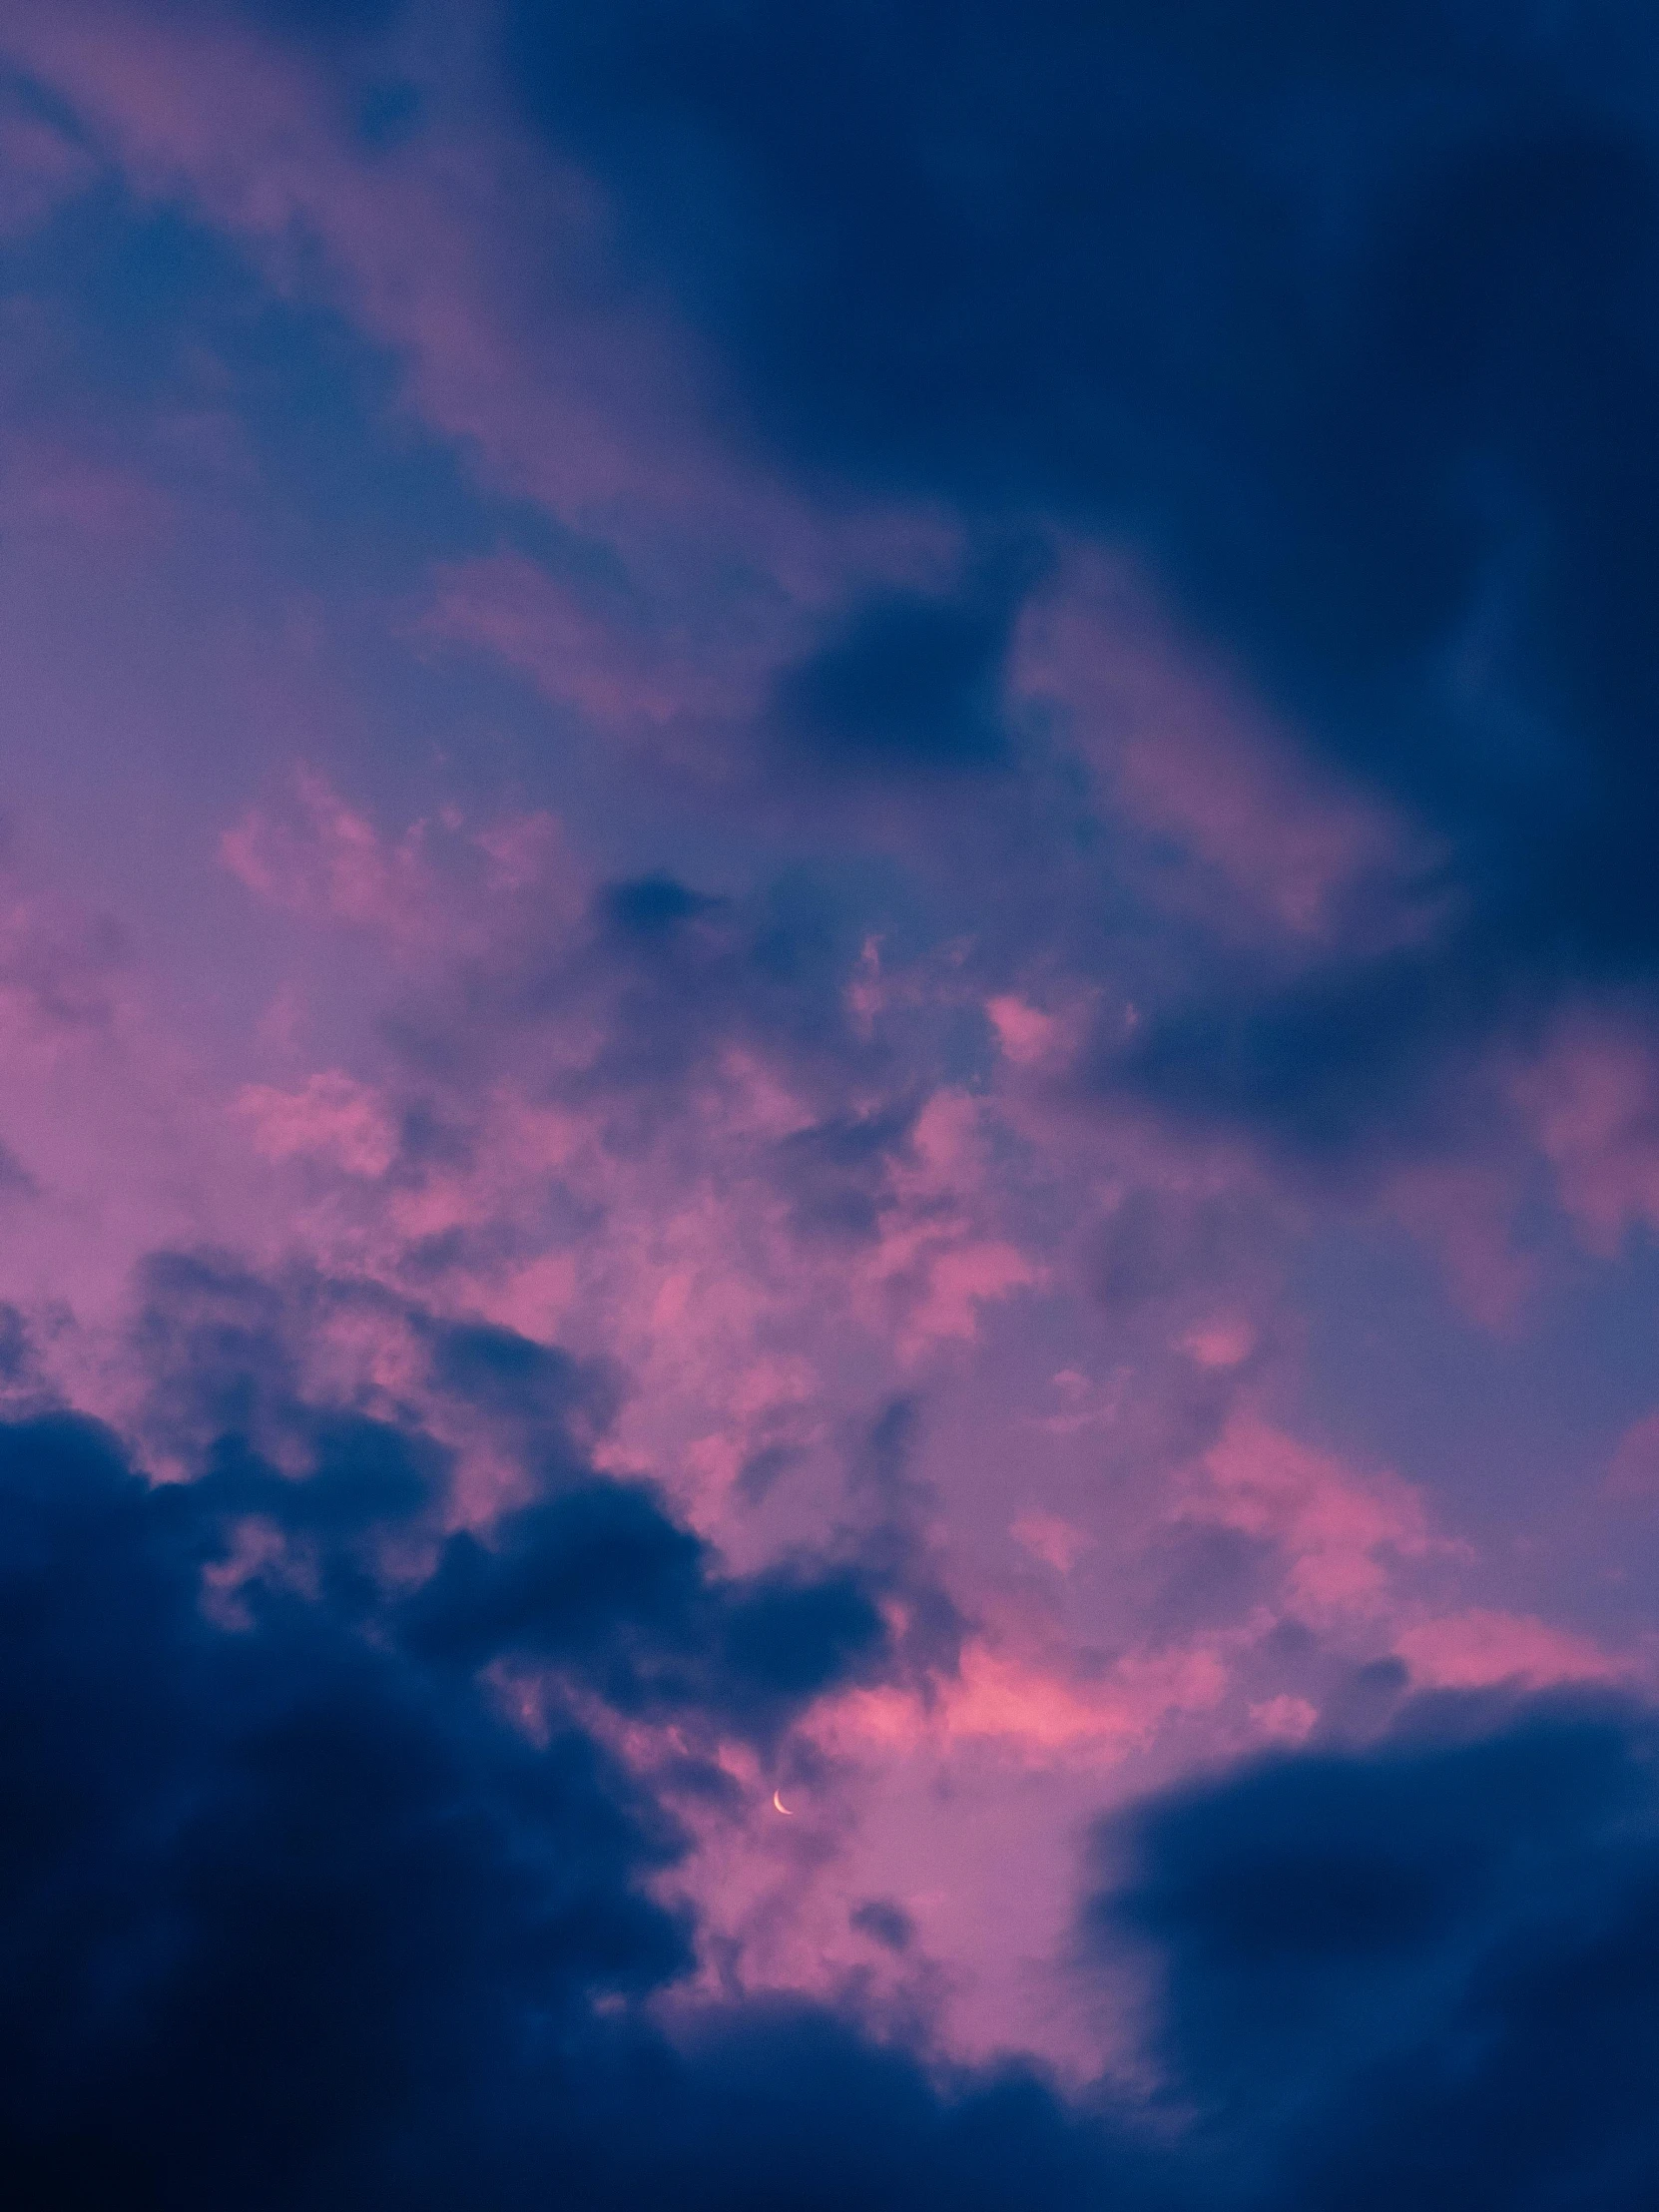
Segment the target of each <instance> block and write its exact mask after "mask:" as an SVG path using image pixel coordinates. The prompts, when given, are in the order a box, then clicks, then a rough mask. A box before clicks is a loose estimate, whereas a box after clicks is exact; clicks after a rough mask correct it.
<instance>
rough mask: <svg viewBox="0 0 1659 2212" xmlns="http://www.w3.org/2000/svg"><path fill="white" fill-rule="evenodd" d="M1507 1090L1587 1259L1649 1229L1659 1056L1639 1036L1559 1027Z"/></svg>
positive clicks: (1596, 1022) (1655, 1192)
mask: <svg viewBox="0 0 1659 2212" xmlns="http://www.w3.org/2000/svg"><path fill="white" fill-rule="evenodd" d="M1514 1088H1515V1095H1516V1097H1517V1099H1518V1101H1519V1104H1520V1107H1521V1111H1522V1113H1523V1115H1524V1116H1525V1117H1526V1119H1527V1121H1528V1123H1529V1125H1530V1127H1531V1129H1532V1132H1533V1135H1534V1139H1535V1141H1536V1143H1537V1146H1538V1149H1539V1150H1540V1151H1541V1152H1542V1154H1543V1156H1544V1158H1545V1159H1546V1160H1547V1161H1548V1162H1549V1163H1550V1166H1551V1167H1552V1168H1553V1169H1554V1171H1555V1179H1556V1188H1557V1190H1558V1192H1559V1195H1560V1201H1561V1204H1562V1206H1563V1207H1564V1208H1565V1210H1566V1212H1567V1213H1568V1214H1569V1215H1570V1217H1571V1218H1572V1220H1573V1222H1574V1224H1575V1225H1576V1227H1577V1229H1578V1231H1579V1233H1580V1235H1581V1236H1582V1237H1583V1239H1584V1241H1585V1243H1586V1244H1588V1245H1589V1247H1590V1248H1591V1250H1592V1251H1595V1252H1598V1253H1601V1254H1603V1255H1605V1256H1608V1257H1610V1256H1611V1255H1612V1254H1613V1253H1614V1252H1616V1251H1617V1249H1618V1246H1619V1243H1620V1240H1621V1239H1622V1237H1623V1236H1624V1234H1625V1231H1626V1230H1627V1229H1629V1228H1631V1227H1632V1226H1634V1225H1635V1224H1637V1223H1646V1224H1648V1225H1649V1226H1653V1225H1659V1048H1656V1047H1655V1045H1654V1043H1653V1040H1652V1039H1651V1038H1650V1037H1649V1036H1648V1035H1647V1034H1646V1033H1645V1032H1643V1031H1639V1030H1636V1029H1634V1028H1628V1027H1623V1026H1620V1025H1619V1024H1618V1023H1617V1022H1616V1021H1613V1020H1611V1019H1607V1018H1603V1019H1596V1018H1593V1017H1591V1016H1587V1015H1585V1016H1579V1017H1576V1018H1572V1019H1569V1020H1568V1021H1567V1022H1565V1023H1564V1024H1563V1025H1562V1027H1561V1028H1560V1030H1559V1031H1558V1032H1557V1034H1556V1036H1555V1038H1554V1039H1553V1040H1552V1042H1551V1043H1550V1045H1549V1046H1548V1048H1547V1049H1546V1050H1545V1051H1544V1053H1543V1054H1542V1055H1541V1056H1540V1058H1539V1059H1538V1060H1537V1061H1536V1062H1534V1064H1533V1065H1532V1066H1531V1067H1529V1068H1527V1069H1526V1070H1525V1071H1524V1072H1523V1073H1522V1074H1521V1075H1519V1076H1518V1077H1517V1078H1516V1080H1515V1086H1514Z"/></svg>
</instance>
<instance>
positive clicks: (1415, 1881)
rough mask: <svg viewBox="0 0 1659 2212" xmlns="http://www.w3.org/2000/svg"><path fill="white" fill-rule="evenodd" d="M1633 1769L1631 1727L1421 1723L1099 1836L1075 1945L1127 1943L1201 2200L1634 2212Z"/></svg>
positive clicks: (1639, 1790) (1652, 2155) (1645, 2144)
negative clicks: (1208, 2165) (1197, 2134)
mask: <svg viewBox="0 0 1659 2212" xmlns="http://www.w3.org/2000/svg"><path fill="white" fill-rule="evenodd" d="M1652 1751H1653V1745H1652V1723H1651V1716H1650V1715H1648V1714H1647V1713H1646V1712H1644V1711H1642V1710H1639V1709H1633V1708H1629V1707H1621V1706H1619V1705H1616V1704H1604V1705H1596V1704H1590V1703H1583V1702H1579V1703H1574V1702H1572V1701H1571V1700H1570V1699H1566V1698H1557V1699H1556V1700H1554V1701H1553V1702H1541V1703H1536V1704H1533V1705H1531V1706H1522V1707H1519V1708H1515V1709H1511V1710H1510V1711H1508V1712H1505V1711H1503V1710H1502V1709H1501V1708H1499V1709H1497V1710H1496V1711H1494V1710H1493V1709H1492V1708H1491V1707H1490V1706H1489V1705H1486V1706H1482V1705H1480V1704H1477V1703H1470V1702H1467V1701H1465V1702H1463V1703H1461V1704H1459V1703H1457V1702H1455V1701H1448V1700H1442V1701H1439V1702H1435V1701H1432V1700H1431V1701H1426V1702H1424V1703H1422V1704H1420V1705H1418V1706H1415V1707H1411V1708H1407V1710H1406V1712H1405V1714H1404V1715H1403V1716H1402V1717H1401V1719H1400V1721H1399V1722H1398V1723H1397V1724H1396V1726H1395V1728H1394V1730H1393V1731H1392V1732H1391V1733H1390V1734H1389V1735H1388V1736H1387V1737H1385V1738H1384V1739H1383V1740H1382V1741H1381V1742H1379V1743H1376V1744H1374V1745H1372V1746H1370V1747H1368V1748H1364V1749H1361V1748H1354V1749H1347V1750H1343V1749H1336V1748H1328V1749H1324V1750H1317V1751H1315V1750H1310V1751H1307V1752H1303V1753H1299V1754H1278V1755H1275V1756H1274V1757H1272V1758H1269V1759H1266V1760H1264V1761H1262V1762H1260V1763H1258V1764H1257V1765H1255V1766H1254V1767H1249V1768H1246V1769H1244V1770H1241V1771H1239V1772H1237V1773H1234V1774H1231V1775H1227V1776H1223V1777H1221V1778H1219V1779H1217V1780H1215V1781H1212V1782H1205V1783H1201V1784H1197V1785H1193V1786H1190V1787H1188V1788H1185V1789H1183V1790H1180V1791H1177V1792H1175V1793H1172V1794H1171V1795H1170V1796H1168V1797H1166V1798H1165V1799H1163V1800H1162V1801H1161V1802H1157V1803H1154V1804H1151V1805H1148V1806H1145V1807H1142V1808H1140V1809H1138V1810H1137V1811H1136V1812H1135V1813H1134V1814H1133V1815H1132V1816H1131V1817H1130V1819H1129V1821H1128V1823H1127V1825H1126V1826H1124V1827H1122V1828H1120V1829H1118V1830H1116V1831H1113V1832H1111V1833H1110V1834H1109V1835H1106V1836H1103V1837H1102V1839H1101V1847H1102V1849H1103V1850H1104V1851H1106V1852H1107V1853H1108V1854H1109V1855H1110V1857H1111V1859H1112V1863H1113V1865H1114V1867H1115V1868H1116V1870H1117V1872H1116V1874H1115V1876H1114V1881H1113V1885H1112V1887H1111V1888H1109V1889H1108V1890H1106V1891H1103V1892H1102V1894H1101V1896H1100V1897H1099V1899H1098V1900H1097V1901H1096V1904H1095V1906H1094V1908H1093V1912H1092V1927H1093V1930H1094V1932H1095V1939H1096V1940H1097V1941H1099V1942H1101V1943H1102V1944H1104V1945H1106V1946H1107V1948H1108V1949H1111V1948H1113V1946H1117V1945H1121V1943H1122V1942H1123V1941H1124V1940H1125V1939H1126V1938H1133V1939H1137V1940H1140V1941H1142V1942H1146V1943H1149V1944H1151V1945H1152V1946H1154V1951H1155V1957H1156V1966H1155V1972H1156V1977H1157V1984H1158V1996H1157V1999H1156V2003H1155V2014H1156V2018H1157V2022H1158V2025H1157V2030H1156V2033H1157V2046H1158V2050H1159V2052H1160V2055H1161V2059H1162V2062H1163V2065H1164V2067H1165V2068H1166V2069H1167V2074H1166V2081H1167V2089H1168V2093H1169V2094H1170V2096H1171V2097H1172V2098H1173V2100H1174V2101H1175V2102H1176V2103H1177V2104H1186V2105H1187V2106H1188V2108H1189V2109H1190V2110H1193V2111H1194V2113H1195V2115H1196V2117H1197V2119H1198V2123H1199V2126H1200V2128H1201V2130H1202V2132H1203V2133H1204V2134H1205V2135H1206V2137H1207V2139H1208V2142H1209V2145H1210V2148H1211V2150H1212V2151H1213V2153H1214V2155H1215V2156H1216V2158H1217V2161H1218V2171H1219V2172H1220V2173H1222V2174H1225V2175H1226V2176H1227V2177H1228V2178H1227V2182H1226V2184H1225V2186H1226V2187H1227V2189H1228V2190H1229V2192H1231V2191H1233V2190H1237V2191H1238V2192H1239V2193H1240V2194H1241V2195H1242V2197H1243V2199H1244V2201H1246V2202H1251V2203H1274V2204H1278V2205H1284V2206H1289V2207H1293V2208H1301V2207H1303V2206H1305V2205H1306V2206H1309V2207H1312V2206H1314V2205H1317V2204H1328V2203H1331V2202H1340V2203H1344V2204H1353V2205H1356V2206H1372V2205H1377V2206H1382V2205H1384V2204H1390V2203H1401V2202H1405V2201H1407V2200H1408V2201H1410V2202H1411V2203H1413V2204H1421V2205H1424V2206H1428V2207H1438V2206H1440V2205H1445V2206H1448V2207H1449V2206H1451V2205H1456V2204H1467V2203H1470V2202H1475V2203H1480V2204H1489V2205H1492V2206H1494V2207H1495V2206H1498V2205H1502V2206H1504V2207H1524V2206H1532V2205H1539V2206H1541V2205H1544V2204H1546V2203H1551V2202H1554V2203H1560V2202H1570V2201H1574V2200H1582V2201H1590V2200H1591V2199H1593V2200H1594V2201H1595V2202H1596V2203H1598V2204H1605V2205H1608V2206H1610V2207H1611V2206H1617V2207H1623V2206H1630V2207H1634V2206H1635V2205H1637V2204H1639V2203H1640V2202H1642V2200H1643V2197H1644V2194H1645V2193H1646V2191H1647V2190H1649V2189H1650V2188H1651V2186H1652V2177H1653V2173H1654V2170H1655V2160H1656V2157H1659V2141H1656V2138H1655V2134H1654V2125H1653V2117H1652V2106H1651V2100H1650V2096H1649V2084H1650V2083H1651V2079H1652V2074H1653V2068H1654V2064H1655V2060H1656V2056H1659V2053H1656V2051H1655V2048H1654V2038H1653V2027H1652V2020H1651V2011H1650V2007H1649V2005H1648V2004H1647V2001H1646V1996H1645V1993H1644V1992H1645V1989H1646V1987H1647V1983H1648V1979H1649V1976H1650V1973H1651V1962H1652V1957H1653V1946H1654V1941H1655V1933H1656V1926H1659V1924H1656V1920H1655V1912H1656V1903H1659V1851H1656V1836H1659V1830H1656V1828H1655V1818H1654V1817H1655V1810H1656V1808H1655V1799H1654V1789H1653V1778H1652Z"/></svg>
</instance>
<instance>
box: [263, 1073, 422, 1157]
mask: <svg viewBox="0 0 1659 2212" xmlns="http://www.w3.org/2000/svg"><path fill="white" fill-rule="evenodd" d="M237 1108H238V1111H239V1112H240V1113H242V1114H244V1115H245V1116H246V1117H247V1119H248V1120H249V1122H250V1123H251V1124H252V1127H253V1132H254V1147H255V1150H256V1151H258V1152H260V1153H263V1154H264V1156H265V1157H266V1158H267V1159H268V1160H291V1159H295V1158H312V1159H321V1160H329V1161H332V1162H333V1163H334V1164H335V1165H336V1166H338V1167H341V1168H343V1169H344V1170H345V1171H346V1173H347V1174H348V1175H366V1176H377V1175H383V1174H384V1173H385V1171H386V1169H387V1168H388V1167H389V1166H390V1165H391V1163H392V1160H393V1158H394V1157H395V1155H396V1151H397V1137H396V1132H395V1130H394V1129H393V1128H392V1127H391V1124H390V1123H389V1121H388V1120H387V1118H386V1115H385V1112H384V1110H383V1108H382V1106H381V1105H380V1102H379V1100H378V1099H377V1098H376V1097H375V1095H374V1093H373V1092H372V1091H371V1090H369V1089H368V1088H367V1086H366V1085H364V1084H361V1083H357V1082H353V1080H352V1079H351V1077H350V1076H348V1075H342V1074H340V1073H339V1071H338V1070H337V1069H336V1070H333V1071H331V1072H329V1073H325V1074H320V1075H313V1076H310V1077H309V1078H308V1079H307V1080H306V1082H305V1083H304V1084H303V1085H302V1086H301V1088H300V1089H298V1090H296V1091H283V1090H277V1089H276V1088H274V1087H273V1086H272V1085H270V1084H267V1083H250V1084H247V1085H245V1086H244V1088H243V1089H242V1091H241V1092H240V1093H239V1094H238V1097H237Z"/></svg>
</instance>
